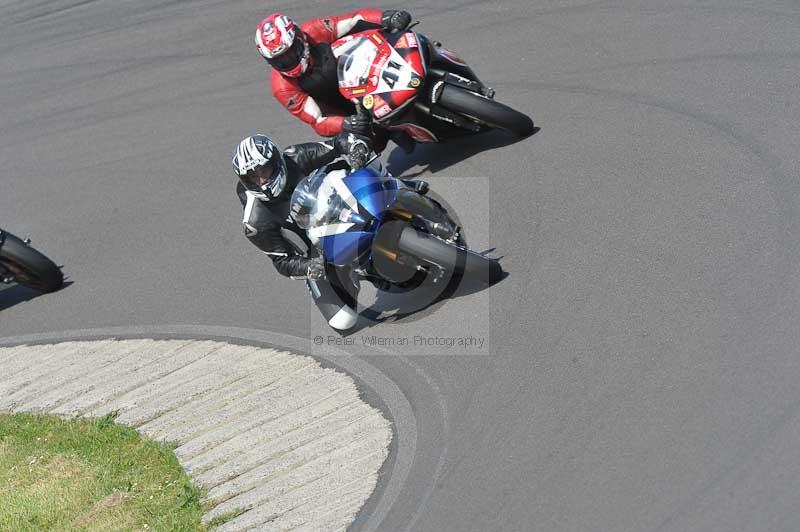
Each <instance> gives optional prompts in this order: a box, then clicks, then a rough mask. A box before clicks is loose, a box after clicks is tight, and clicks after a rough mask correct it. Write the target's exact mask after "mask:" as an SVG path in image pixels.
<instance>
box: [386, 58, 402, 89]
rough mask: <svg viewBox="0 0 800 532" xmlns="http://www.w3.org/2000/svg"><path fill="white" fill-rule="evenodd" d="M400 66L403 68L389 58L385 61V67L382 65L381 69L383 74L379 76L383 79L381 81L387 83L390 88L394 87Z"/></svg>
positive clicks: (398, 76) (398, 77)
mask: <svg viewBox="0 0 800 532" xmlns="http://www.w3.org/2000/svg"><path fill="white" fill-rule="evenodd" d="M402 68H403V66H402V65H400V64H398V63H395V62H394V61H391V60H390V61H389V62H388V63H386V67H384V69H383V74H381V78H382V79H383V81H385V82H386V84H387V85H389V88H390V89H394V86H395V84H396V83H397V80H399V79H400V72H401V69H402Z"/></svg>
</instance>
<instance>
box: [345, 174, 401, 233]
mask: <svg viewBox="0 0 800 532" xmlns="http://www.w3.org/2000/svg"><path fill="white" fill-rule="evenodd" d="M342 181H343V182H344V184H345V185H346V186H347V188H348V189H350V192H351V193H352V194H353V197H355V198H356V200H357V201H358V204H359V206H360V207H363V208H364V209H365V210H366V211H367V212H368V213H370V214H371V215H372V216H373V217H375V218H377V219H379V220H380V219H382V218H383V213H384V212H386V210H387V209H388V208H389V206H390V205H391V204H392V203H394V201H395V199H397V189H398V186H397V180H396V179H393V178H391V177H383V176H381V175H380V173H379V172H378V171H377V170H375V169H374V168H371V167H366V168H361V169H360V170H356V171H355V172H353V173H352V174H350V175H349V176H347V177H345V178H344V179H342Z"/></svg>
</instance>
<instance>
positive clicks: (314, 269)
mask: <svg viewBox="0 0 800 532" xmlns="http://www.w3.org/2000/svg"><path fill="white" fill-rule="evenodd" d="M306 277H307V278H308V279H310V280H312V281H321V280H322V279H324V278H325V261H324V260H322V258H321V257H314V258H313V259H309V261H308V269H307V270H306Z"/></svg>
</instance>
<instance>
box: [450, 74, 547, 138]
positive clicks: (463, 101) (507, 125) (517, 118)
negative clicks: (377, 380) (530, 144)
mask: <svg viewBox="0 0 800 532" xmlns="http://www.w3.org/2000/svg"><path fill="white" fill-rule="evenodd" d="M438 103H439V104H440V105H441V106H442V107H445V108H447V109H449V110H451V111H455V112H456V113H460V114H463V115H466V116H468V117H472V118H475V119H476V120H478V121H480V122H482V123H484V124H487V125H489V126H491V127H493V128H496V129H503V130H505V131H510V132H511V133H513V134H515V135H517V136H520V137H527V136H528V135H530V134H532V133H533V120H531V119H530V117H529V116H528V115H525V114H523V113H520V112H519V111H516V110H514V109H512V108H511V107H509V106H507V105H504V104H502V103H500V102H496V101H494V100H492V99H489V98H486V97H485V96H481V95H480V94H476V93H474V92H471V91H468V90H466V89H462V88H461V87H456V86H454V85H445V86H444V88H443V89H442V94H441V96H440V97H439V102H438Z"/></svg>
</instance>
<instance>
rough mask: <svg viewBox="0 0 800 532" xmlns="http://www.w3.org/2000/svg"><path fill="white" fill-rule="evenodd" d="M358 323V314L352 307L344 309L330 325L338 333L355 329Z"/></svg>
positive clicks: (333, 318) (330, 321)
mask: <svg viewBox="0 0 800 532" xmlns="http://www.w3.org/2000/svg"><path fill="white" fill-rule="evenodd" d="M357 321H358V314H356V313H355V311H354V310H353V309H351V308H350V307H342V308H341V309H340V310H339V312H337V313H336V315H335V316H334V317H332V318H331V319H330V320H329V321H328V325H330V326H331V327H333V328H334V329H336V330H337V331H346V330H347V329H352V328H353V327H355V325H356V322H357Z"/></svg>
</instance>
